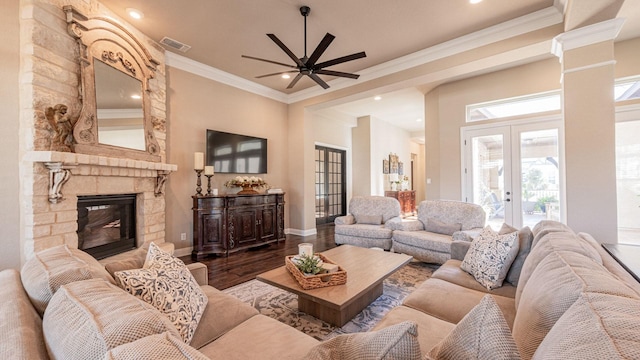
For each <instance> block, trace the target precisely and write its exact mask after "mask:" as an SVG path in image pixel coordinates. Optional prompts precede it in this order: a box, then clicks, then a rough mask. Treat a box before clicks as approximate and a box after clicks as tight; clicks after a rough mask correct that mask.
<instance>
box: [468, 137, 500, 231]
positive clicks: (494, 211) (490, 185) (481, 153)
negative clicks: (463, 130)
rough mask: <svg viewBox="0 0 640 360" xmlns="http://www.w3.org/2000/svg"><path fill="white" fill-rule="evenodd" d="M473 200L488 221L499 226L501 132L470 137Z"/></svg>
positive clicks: (495, 226)
mask: <svg viewBox="0 0 640 360" xmlns="http://www.w3.org/2000/svg"><path fill="white" fill-rule="evenodd" d="M471 145H472V149H471V150H472V151H471V153H472V160H471V161H472V164H471V167H472V174H473V200H472V201H473V202H474V203H475V204H478V205H482V207H483V208H484V211H485V212H486V213H487V224H488V225H491V227H492V228H493V229H496V230H497V229H500V227H501V226H502V223H503V222H504V220H505V208H504V205H505V203H504V201H503V194H504V155H503V154H504V139H503V136H502V135H487V136H477V137H473V138H471Z"/></svg>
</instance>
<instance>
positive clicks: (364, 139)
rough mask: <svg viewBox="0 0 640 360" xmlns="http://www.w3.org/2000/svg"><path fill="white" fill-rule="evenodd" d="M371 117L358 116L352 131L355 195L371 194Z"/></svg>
mask: <svg viewBox="0 0 640 360" xmlns="http://www.w3.org/2000/svg"><path fill="white" fill-rule="evenodd" d="M371 122H372V120H371V117H370V116H363V117H360V118H358V126H356V127H354V128H353V129H352V131H351V134H352V139H353V149H352V150H353V166H352V169H353V182H352V183H353V184H357V185H356V186H354V187H353V196H367V195H371V189H372V184H371V171H372V169H371V126H372V125H371Z"/></svg>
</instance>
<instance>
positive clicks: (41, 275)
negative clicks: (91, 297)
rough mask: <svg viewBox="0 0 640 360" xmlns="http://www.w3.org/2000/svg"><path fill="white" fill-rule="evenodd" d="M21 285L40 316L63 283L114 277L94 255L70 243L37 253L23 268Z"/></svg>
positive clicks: (110, 280) (109, 279) (111, 280)
mask: <svg viewBox="0 0 640 360" xmlns="http://www.w3.org/2000/svg"><path fill="white" fill-rule="evenodd" d="M20 275H21V278H22V285H23V286H24V289H25V290H26V292H27V294H29V299H31V302H32V303H33V306H34V307H35V308H36V310H37V311H38V313H39V314H40V316H42V314H43V313H44V310H45V309H46V307H47V304H48V303H49V300H51V297H52V296H53V294H55V292H56V291H57V290H58V288H60V286H62V285H65V284H69V283H72V282H74V281H80V280H86V279H93V278H100V279H104V280H106V281H108V282H111V283H114V280H113V278H112V277H111V275H109V273H108V272H107V271H106V270H105V269H104V267H103V266H102V265H100V263H99V262H98V261H97V260H96V259H94V258H93V257H92V256H91V255H89V254H87V253H86V252H84V251H82V250H78V249H72V248H70V247H68V246H67V245H59V246H55V247H52V248H49V249H46V250H42V251H40V252H38V253H36V254H35V255H34V256H33V258H31V259H30V260H28V261H27V262H26V263H25V264H24V266H23V267H22V270H21V274H20Z"/></svg>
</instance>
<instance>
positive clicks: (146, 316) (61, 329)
mask: <svg viewBox="0 0 640 360" xmlns="http://www.w3.org/2000/svg"><path fill="white" fill-rule="evenodd" d="M42 329H43V333H44V338H45V341H46V344H47V350H48V352H49V355H50V356H51V358H57V359H101V358H102V357H103V356H104V354H105V353H106V352H107V351H109V350H110V349H113V348H115V347H117V346H119V345H122V344H126V343H129V342H132V341H135V340H138V339H140V338H143V337H145V336H148V335H154V334H161V333H163V332H165V331H168V332H170V333H171V334H173V335H174V336H177V337H179V336H180V335H179V334H178V331H177V330H176V328H175V327H174V326H173V324H172V323H171V321H169V319H168V318H167V317H166V316H163V315H162V314H161V313H160V312H159V311H158V310H157V309H156V308H154V307H153V306H151V305H149V304H147V303H146V302H144V301H142V300H140V299H138V298H136V297H134V296H131V295H129V294H127V293H126V292H124V291H122V289H120V288H118V287H117V286H115V285H112V284H110V283H108V282H106V281H105V280H103V279H90V280H83V281H76V282H73V283H70V284H67V285H63V286H62V287H60V289H59V290H58V291H57V292H56V293H55V295H54V296H53V298H52V299H51V302H50V304H49V306H48V307H47V310H46V311H45V313H44V318H43V320H42Z"/></svg>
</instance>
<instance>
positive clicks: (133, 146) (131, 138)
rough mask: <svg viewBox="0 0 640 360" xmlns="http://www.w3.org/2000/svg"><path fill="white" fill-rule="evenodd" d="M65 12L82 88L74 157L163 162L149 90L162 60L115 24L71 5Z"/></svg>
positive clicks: (110, 19)
mask: <svg viewBox="0 0 640 360" xmlns="http://www.w3.org/2000/svg"><path fill="white" fill-rule="evenodd" d="M63 10H64V11H65V13H66V16H67V23H68V31H69V34H71V35H72V36H73V37H74V38H76V39H77V40H78V41H77V43H78V48H79V63H80V78H81V83H82V86H81V99H82V110H81V112H80V116H79V118H78V121H77V122H76V125H75V127H74V130H73V138H74V142H75V146H74V150H75V152H78V153H85V154H92V155H103V156H112V157H119V158H129V159H138V160H147V161H160V160H161V159H160V146H159V145H158V141H157V140H156V138H155V134H154V127H153V122H152V116H151V111H152V109H151V96H152V90H151V86H150V81H151V80H152V79H153V78H154V77H155V74H156V70H157V66H158V65H159V63H158V61H156V60H155V59H153V58H152V56H151V55H150V53H149V52H148V51H147V49H146V48H145V47H144V46H143V45H142V44H141V43H140V42H139V41H138V39H136V38H135V37H134V36H133V35H132V34H131V32H130V31H128V30H127V29H126V28H125V27H123V26H122V25H121V24H120V23H118V22H117V21H115V20H114V19H112V18H108V17H93V18H88V17H86V16H85V15H83V14H81V13H80V12H79V11H78V10H77V9H76V8H74V7H73V6H65V7H63ZM132 96H133V97H132ZM159 96H162V94H160V95H159Z"/></svg>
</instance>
